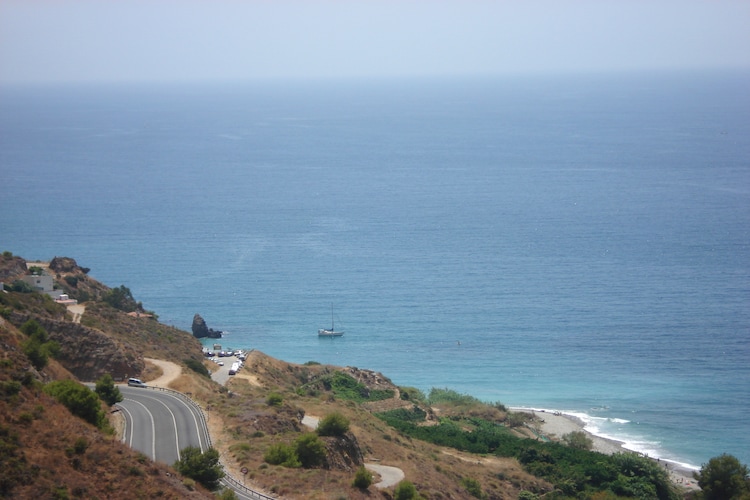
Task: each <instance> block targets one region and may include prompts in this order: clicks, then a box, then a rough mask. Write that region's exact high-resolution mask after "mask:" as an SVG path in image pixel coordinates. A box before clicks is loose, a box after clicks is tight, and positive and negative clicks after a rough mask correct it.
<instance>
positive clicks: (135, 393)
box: [117, 385, 271, 500]
mask: <svg viewBox="0 0 750 500" xmlns="http://www.w3.org/2000/svg"><path fill="white" fill-rule="evenodd" d="M119 389H120V392H121V393H122V395H123V400H122V401H121V402H120V403H118V404H117V406H118V407H119V409H120V411H121V412H122V414H123V416H124V417H125V431H124V432H123V437H122V441H123V442H124V443H126V444H127V445H128V446H130V447H131V448H133V449H135V450H138V451H140V452H141V453H143V454H144V455H146V456H147V457H148V458H150V459H152V460H154V461H156V462H163V463H166V464H169V465H172V464H174V463H175V462H176V461H177V460H179V459H180V450H183V449H185V448H186V447H188V446H195V447H198V448H200V449H201V451H206V450H207V449H209V448H210V447H211V438H210V436H209V434H208V426H207V424H206V420H205V418H204V416H203V411H202V410H201V409H200V407H198V405H197V404H195V403H194V402H193V401H192V400H190V399H189V398H187V397H186V396H183V395H182V394H180V393H178V392H176V391H172V390H170V389H162V388H159V387H155V386H149V387H144V388H141V387H128V386H126V385H121V386H119ZM221 484H222V485H224V486H225V487H227V488H230V489H232V490H234V492H235V495H236V496H237V498H239V499H240V500H269V499H271V497H268V496H266V495H264V494H262V493H260V492H257V491H253V490H252V489H250V488H247V487H245V486H244V485H242V484H240V483H239V481H237V480H236V479H234V478H233V477H231V476H229V475H227V476H226V477H224V479H222V480H221Z"/></svg>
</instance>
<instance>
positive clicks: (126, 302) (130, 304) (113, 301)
mask: <svg viewBox="0 0 750 500" xmlns="http://www.w3.org/2000/svg"><path fill="white" fill-rule="evenodd" d="M102 301H104V302H106V303H107V304H109V305H111V306H112V307H114V308H115V309H119V310H121V311H125V312H132V311H135V310H137V309H138V304H137V303H136V301H135V299H134V298H133V294H132V293H131V292H130V289H129V288H128V287H126V286H125V285H120V286H119V287H118V288H113V289H111V290H109V291H107V293H105V294H104V295H103V296H102Z"/></svg>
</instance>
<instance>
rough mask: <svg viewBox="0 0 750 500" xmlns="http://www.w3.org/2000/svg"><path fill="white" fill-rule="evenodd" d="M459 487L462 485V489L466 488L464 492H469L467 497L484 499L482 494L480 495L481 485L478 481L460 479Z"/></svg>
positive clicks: (466, 478) (467, 478) (468, 478)
mask: <svg viewBox="0 0 750 500" xmlns="http://www.w3.org/2000/svg"><path fill="white" fill-rule="evenodd" d="M461 485H463V487H464V488H466V491H468V492H469V495H471V496H473V497H474V498H485V496H484V493H482V485H481V484H479V481H477V480H476V479H472V478H470V477H465V478H463V479H461Z"/></svg>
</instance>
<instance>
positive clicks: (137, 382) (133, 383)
mask: <svg viewBox="0 0 750 500" xmlns="http://www.w3.org/2000/svg"><path fill="white" fill-rule="evenodd" d="M128 385H129V386H130V387H148V386H147V385H146V384H144V383H143V381H142V380H141V379H139V378H129V379H128Z"/></svg>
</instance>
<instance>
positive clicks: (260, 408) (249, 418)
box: [173, 352, 549, 500]
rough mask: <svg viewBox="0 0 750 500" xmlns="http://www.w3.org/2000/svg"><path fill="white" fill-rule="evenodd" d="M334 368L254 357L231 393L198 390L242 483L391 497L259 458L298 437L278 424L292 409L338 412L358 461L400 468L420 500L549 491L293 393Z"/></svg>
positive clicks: (286, 494) (485, 460)
mask: <svg viewBox="0 0 750 500" xmlns="http://www.w3.org/2000/svg"><path fill="white" fill-rule="evenodd" d="M334 369H336V367H330V366H309V367H308V366H300V365H293V364H290V363H286V362H284V361H280V360H276V359H273V358H270V357H268V356H265V355H264V354H262V353H259V352H254V353H253V355H252V356H251V358H250V359H249V360H248V362H247V363H246V366H245V368H244V369H243V373H244V374H247V375H249V376H250V377H247V378H246V377H234V378H232V379H231V380H230V382H229V383H228V384H227V388H228V389H229V390H230V391H231V394H232V396H230V395H229V393H227V392H221V391H219V392H216V391H215V389H214V392H211V388H210V387H207V388H205V389H207V390H204V389H200V390H199V392H198V395H199V397H201V398H206V399H203V402H204V403H206V404H207V403H210V404H211V407H212V411H211V417H210V422H209V426H210V429H211V433H212V439H213V440H214V444H215V446H216V447H217V449H219V450H220V452H221V453H222V456H223V457H225V460H226V465H227V468H228V470H229V471H230V472H231V473H232V474H233V475H235V477H237V478H239V479H241V478H242V475H241V474H240V472H239V470H240V468H241V467H243V466H244V467H247V468H248V469H249V470H250V471H251V472H250V473H249V474H248V475H247V477H246V478H245V480H246V482H247V484H253V485H254V486H255V487H256V488H258V489H260V490H261V491H265V492H266V493H271V494H273V495H274V496H277V497H279V498H305V499H321V500H322V499H331V498H350V499H373V498H383V495H384V494H385V493H387V491H390V492H391V493H390V494H392V491H393V490H392V489H390V490H387V491H384V492H380V491H378V490H376V489H375V488H374V487H372V486H371V487H370V488H369V490H368V491H365V492H361V491H359V490H358V489H356V488H354V487H352V486H351V483H352V481H353V479H354V472H355V471H354V470H351V471H342V470H323V469H312V470H304V469H287V468H284V467H281V466H272V465H268V464H265V463H264V462H263V454H264V453H265V451H266V450H267V449H268V447H269V446H271V445H272V444H275V443H280V442H283V443H292V442H293V441H294V439H296V438H297V437H298V436H299V435H300V434H301V433H302V432H307V431H309V429H306V428H304V426H299V428H298V429H297V430H295V429H291V428H288V427H285V426H284V425H282V424H283V422H284V420H285V419H287V418H289V414H290V412H291V413H293V412H294V410H295V409H296V410H299V411H302V412H304V413H305V414H307V415H314V416H318V417H324V416H325V415H327V414H329V413H332V412H334V411H337V412H340V413H342V414H344V415H345V416H346V417H347V418H348V419H349V420H350V422H351V431H352V433H353V434H354V436H355V437H356V439H357V442H358V443H359V447H360V449H361V451H362V454H363V456H364V458H365V461H376V462H375V463H380V464H382V465H390V466H394V467H399V468H401V469H402V470H403V471H404V473H405V476H406V478H407V479H408V480H409V481H411V482H413V483H414V484H415V485H416V486H417V489H418V490H419V492H420V493H421V494H422V495H423V496H424V497H425V498H430V499H440V498H468V493H467V491H466V489H465V488H464V487H463V486H462V485H461V480H462V479H463V478H472V479H475V480H477V481H479V483H480V484H481V485H482V489H483V491H484V492H485V493H487V494H488V498H515V497H516V496H517V495H518V492H519V491H520V490H521V489H535V488H538V487H543V486H546V487H549V485H546V484H545V483H544V482H543V481H541V480H539V479H538V478H536V477H534V476H531V475H529V474H527V473H526V472H524V471H523V469H522V468H521V467H520V465H519V464H518V462H517V461H516V460H514V459H510V458H498V457H494V456H478V455H473V454H470V453H461V452H458V451H456V450H453V449H449V448H442V447H439V446H435V445H432V444H429V443H425V442H421V441H418V440H412V439H410V438H408V437H404V436H402V435H400V434H399V433H398V432H396V431H395V430H393V429H392V428H390V427H389V426H387V425H386V424H385V423H384V422H383V421H381V420H380V419H378V418H376V417H375V416H373V415H372V414H371V413H370V412H368V411H367V410H366V409H365V408H364V407H363V406H361V405H359V404H355V403H353V402H351V401H338V400H336V399H335V398H333V397H331V394H329V393H321V394H318V395H316V396H303V395H300V394H298V393H297V391H296V389H297V388H298V387H299V386H300V385H301V380H303V379H305V378H306V377H309V376H315V375H318V374H321V373H326V372H328V371H330V370H334ZM180 387H182V388H183V389H186V388H189V387H193V389H194V386H191V385H190V383H189V382H187V381H184V382H181V385H180ZM173 388H177V386H174V387H173ZM270 392H276V393H279V394H281V395H282V397H283V407H282V408H280V409H278V410H273V411H275V412H277V418H278V419H279V422H280V423H279V422H277V425H278V426H277V427H276V428H273V427H272V428H269V429H265V428H264V427H263V422H264V420H263V412H268V411H269V409H268V407H267V405H266V404H265V400H266V397H267V396H268V394H269V393H270ZM444 411H445V412H449V411H450V409H449V408H446V409H444ZM471 411H472V413H473V414H475V415H477V416H482V417H485V418H493V419H494V418H497V419H501V418H502V417H503V416H504V415H503V412H501V411H500V410H498V409H496V408H492V407H484V408H479V407H477V408H472V409H471ZM298 492H304V494H300V493H298Z"/></svg>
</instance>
